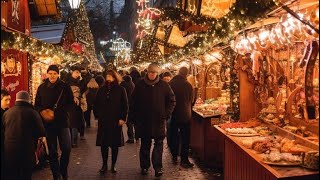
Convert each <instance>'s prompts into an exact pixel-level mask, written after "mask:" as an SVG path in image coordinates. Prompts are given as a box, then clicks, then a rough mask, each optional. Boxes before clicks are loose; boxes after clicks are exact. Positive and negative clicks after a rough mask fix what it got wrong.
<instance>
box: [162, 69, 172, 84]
mask: <svg viewBox="0 0 320 180" xmlns="http://www.w3.org/2000/svg"><path fill="white" fill-rule="evenodd" d="M162 79H163V80H164V81H165V82H167V83H169V82H170V81H171V79H172V74H171V72H170V71H166V72H164V73H163V74H162Z"/></svg>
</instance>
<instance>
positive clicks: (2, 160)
mask: <svg viewBox="0 0 320 180" xmlns="http://www.w3.org/2000/svg"><path fill="white" fill-rule="evenodd" d="M7 110H8V109H2V108H1V172H2V170H3V168H4V164H3V163H4V126H3V114H4V112H6V111H7ZM1 177H2V176H1Z"/></svg>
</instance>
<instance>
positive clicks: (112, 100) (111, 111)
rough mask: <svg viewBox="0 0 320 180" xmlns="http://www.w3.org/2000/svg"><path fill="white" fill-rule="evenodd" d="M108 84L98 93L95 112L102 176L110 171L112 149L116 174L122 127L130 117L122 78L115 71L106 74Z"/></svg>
mask: <svg viewBox="0 0 320 180" xmlns="http://www.w3.org/2000/svg"><path fill="white" fill-rule="evenodd" d="M105 77H106V83H105V85H103V86H102V87H101V88H100V89H99V90H98V92H97V96H96V101H95V103H94V106H93V112H94V115H95V117H96V118H97V119H98V133H97V140H96V145H97V146H100V147H101V156H102V167H101V169H100V173H101V175H103V174H104V173H105V171H106V170H107V169H108V168H107V167H108V165H107V163H108V152H109V151H108V150H109V147H110V148H111V154H112V165H111V172H112V173H116V172H117V169H116V162H117V158H118V151H119V147H121V146H123V145H124V137H123V132H122V125H123V124H124V123H125V122H126V119H127V115H128V100H127V94H126V91H125V89H124V88H123V87H122V86H120V85H119V84H120V82H121V77H120V75H119V74H118V73H117V72H115V71H114V70H108V71H107V72H106V73H105Z"/></svg>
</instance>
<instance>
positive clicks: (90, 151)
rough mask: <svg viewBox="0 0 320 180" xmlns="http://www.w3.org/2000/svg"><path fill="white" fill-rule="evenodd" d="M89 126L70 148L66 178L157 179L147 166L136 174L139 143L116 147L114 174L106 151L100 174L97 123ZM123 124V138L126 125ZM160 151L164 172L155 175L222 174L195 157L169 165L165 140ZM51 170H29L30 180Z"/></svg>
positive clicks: (47, 176)
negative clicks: (191, 164) (183, 164)
mask: <svg viewBox="0 0 320 180" xmlns="http://www.w3.org/2000/svg"><path fill="white" fill-rule="evenodd" d="M92 124H93V126H92V127H91V128H88V129H86V132H85V138H86V139H85V140H79V145H78V148H72V151H71V157H70V164H69V179H70V180H100V179H124V180H126V179H128V180H140V179H142V180H144V179H157V178H155V176H154V170H153V169H152V167H151V168H150V169H149V174H148V175H146V176H142V175H141V174H140V166H139V149H140V144H139V143H134V144H125V146H124V147H121V148H120V149H119V155H118V161H117V166H116V167H117V170H118V172H117V173H116V174H112V173H111V171H110V167H111V157H110V156H111V153H110V151H109V158H108V168H109V169H108V171H107V172H106V174H105V175H104V176H101V175H100V174H99V169H100V167H101V164H102V161H101V155H100V147H97V146H95V141H96V132H97V126H96V123H95V122H94V121H93V122H92ZM123 128H124V134H125V140H127V137H126V133H125V132H126V126H124V127H123ZM164 144H165V145H164V154H163V168H164V174H163V176H162V177H161V178H158V179H174V180H176V179H181V180H182V179H185V180H195V179H210V180H222V179H223V177H222V175H220V173H219V172H217V171H215V170H211V169H208V168H205V167H204V166H203V164H201V162H198V161H197V160H196V159H192V158H190V160H191V161H192V162H194V163H195V167H193V168H191V169H185V168H182V167H181V166H179V165H173V164H172V162H171V155H170V153H169V151H168V147H167V144H166V141H165V143H164ZM52 179H53V178H52V174H51V171H50V168H49V166H48V167H46V168H44V169H42V170H36V171H35V172H34V173H33V180H52Z"/></svg>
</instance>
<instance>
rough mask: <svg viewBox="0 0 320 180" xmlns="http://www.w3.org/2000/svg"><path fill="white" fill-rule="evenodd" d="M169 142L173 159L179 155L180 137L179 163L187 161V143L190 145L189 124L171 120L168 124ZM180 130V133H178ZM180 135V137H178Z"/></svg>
mask: <svg viewBox="0 0 320 180" xmlns="http://www.w3.org/2000/svg"><path fill="white" fill-rule="evenodd" d="M169 130H170V136H171V137H170V141H171V145H170V146H171V148H170V150H171V154H172V156H173V157H177V156H178V155H179V146H180V137H181V152H180V156H181V161H187V160H188V154H189V143H190V123H177V122H176V121H175V120H174V119H172V121H171V123H170V128H169ZM179 130H180V131H179ZM179 134H180V136H179Z"/></svg>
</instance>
